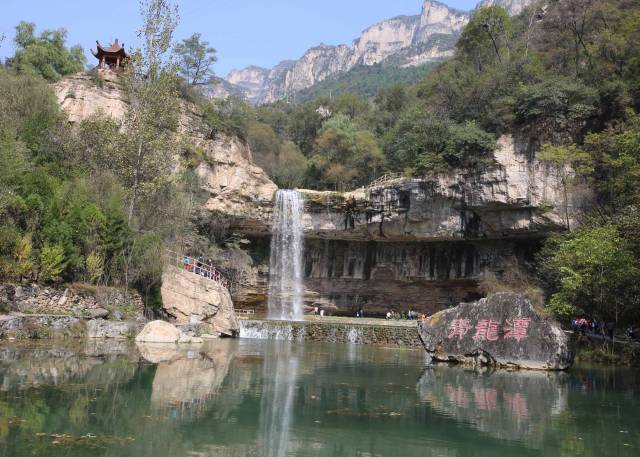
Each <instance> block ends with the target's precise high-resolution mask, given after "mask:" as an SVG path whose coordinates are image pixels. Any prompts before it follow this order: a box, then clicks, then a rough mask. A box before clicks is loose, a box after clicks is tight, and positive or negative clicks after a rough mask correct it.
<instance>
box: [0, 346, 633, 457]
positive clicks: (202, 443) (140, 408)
mask: <svg viewBox="0 0 640 457" xmlns="http://www.w3.org/2000/svg"><path fill="white" fill-rule="evenodd" d="M638 381H640V374H639V373H638V372H637V371H632V370H626V369H625V370H598V369H575V370H573V371H571V372H569V373H534V372H521V373H507V372H493V373H491V372H476V371H470V370H464V369H461V368H454V367H445V366H438V367H434V368H430V367H427V366H426V365H425V363H424V359H423V354H422V353H421V352H420V351H410V350H395V349H383V348H373V347H367V346H350V345H319V344H314V345H308V344H307V345H303V344H296V343H288V342H274V341H258V340H240V341H217V342H213V343H207V345H206V346H204V347H203V348H200V349H192V350H188V349H181V350H172V349H171V350H168V349H164V348H158V347H141V348H136V347H135V346H134V347H132V346H127V345H124V344H123V345H120V346H119V345H115V346H114V343H110V344H104V343H88V345H87V346H83V347H81V348H78V347H72V346H60V347H53V348H52V347H51V345H50V344H49V345H48V346H35V347H34V346H23V345H12V344H3V345H1V346H0V456H11V457H16V456H34V455H35V456H73V457H75V456H136V457H141V456H149V457H152V456H153V457H163V456H180V457H185V456H268V457H271V456H273V457H281V456H332V457H339V456H447V457H448V456H492V457H495V456H514V455H515V456H523V457H524V456H537V455H544V456H574V455H575V456H619V457H622V456H637V455H640V392H639V390H638Z"/></svg>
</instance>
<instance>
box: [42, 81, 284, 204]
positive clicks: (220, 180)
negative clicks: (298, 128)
mask: <svg viewBox="0 0 640 457" xmlns="http://www.w3.org/2000/svg"><path fill="white" fill-rule="evenodd" d="M97 75H98V76H92V75H90V74H86V73H80V74H76V75H73V76H70V77H68V78H64V79H63V80H61V81H59V82H57V83H56V84H54V86H53V88H54V91H55V93H56V96H57V97H58V101H59V103H60V106H61V107H62V109H63V110H64V111H65V113H66V114H67V116H68V118H69V121H70V122H72V123H76V122H81V121H82V120H84V119H87V118H88V117H90V116H92V115H94V114H98V113H102V114H104V115H107V116H110V117H112V118H113V119H115V120H116V121H122V120H123V119H124V116H125V114H126V112H127V108H128V101H127V97H126V94H125V92H124V91H123V89H122V87H121V84H120V81H119V77H118V76H117V74H115V73H112V72H110V71H100V72H99V73H98V74H97ZM181 110H182V116H181V121H180V133H182V134H183V135H185V136H186V137H188V139H189V141H190V142H191V143H192V144H193V145H194V146H196V147H198V148H199V149H200V150H202V151H203V153H204V159H205V160H202V161H201V163H200V164H199V166H198V167H197V169H196V172H197V173H198V175H199V176H200V178H201V179H202V182H203V186H204V188H205V189H206V190H207V191H208V192H209V195H210V198H209V200H208V201H207V203H206V205H205V206H206V208H207V209H209V210H210V211H212V212H221V213H224V214H231V215H246V214H252V213H254V212H255V214H256V215H259V214H260V211H261V208H263V207H264V206H270V202H271V199H272V196H273V194H274V192H275V191H276V189H277V188H276V185H275V184H274V183H273V182H272V181H271V180H270V179H269V177H268V176H267V174H266V173H265V172H264V171H263V170H262V169H261V168H260V167H258V166H257V165H255V164H254V163H253V159H252V156H251V150H250V149H249V146H248V145H247V144H246V143H244V142H242V141H240V140H239V139H238V138H235V137H231V136H227V135H217V136H216V137H215V138H211V137H210V136H209V134H208V130H207V128H206V126H205V125H204V123H203V120H202V116H201V114H200V113H199V112H198V109H197V108H196V106H194V105H191V104H189V103H186V102H183V103H182V105H181Z"/></svg>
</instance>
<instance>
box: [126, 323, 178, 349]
mask: <svg viewBox="0 0 640 457" xmlns="http://www.w3.org/2000/svg"><path fill="white" fill-rule="evenodd" d="M181 335H182V333H181V332H180V330H179V329H178V328H177V327H176V326H174V325H172V324H170V323H169V322H165V321H153V322H149V323H148V324H147V325H145V326H144V328H143V329H142V331H141V332H140V333H139V334H138V336H136V342H137V343H162V344H166V343H177V342H178V340H179V339H180V336H181Z"/></svg>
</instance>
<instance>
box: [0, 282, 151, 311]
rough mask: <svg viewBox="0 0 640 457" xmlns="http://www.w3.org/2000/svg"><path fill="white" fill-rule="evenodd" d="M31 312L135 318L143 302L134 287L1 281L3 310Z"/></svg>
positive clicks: (0, 306) (0, 308)
mask: <svg viewBox="0 0 640 457" xmlns="http://www.w3.org/2000/svg"><path fill="white" fill-rule="evenodd" d="M2 310H4V311H7V312H9V311H13V312H18V313H28V314H54V315H70V316H76V317H87V318H93V319H95V318H107V317H108V318H110V319H111V318H115V317H116V316H118V315H120V316H121V318H128V319H136V318H138V317H141V316H142V314H143V311H144V304H143V302H142V298H141V297H140V295H139V294H138V293H137V292H136V291H134V290H127V291H125V290H123V289H118V288H115V287H104V286H100V287H98V286H93V285H88V284H85V285H83V284H73V285H70V286H68V287H59V288H55V287H43V286H40V285H38V284H35V283H33V284H15V285H14V284H5V285H0V311H2Z"/></svg>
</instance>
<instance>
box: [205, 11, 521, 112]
mask: <svg viewBox="0 0 640 457" xmlns="http://www.w3.org/2000/svg"><path fill="white" fill-rule="evenodd" d="M531 2H532V0H484V1H483V2H482V3H480V4H479V6H491V5H499V6H503V7H505V8H506V9H507V10H508V11H509V13H510V14H517V13H519V12H520V11H521V10H522V9H523V8H524V7H525V6H527V5H528V4H530V3H531ZM470 15H471V13H469V12H464V11H459V10H456V9H453V8H450V7H448V6H447V5H445V4H443V3H440V2H437V1H433V0H426V1H424V3H423V5H422V12H421V14H419V15H415V16H398V17H395V18H392V19H388V20H385V21H382V22H379V23H377V24H374V25H372V26H371V27H369V28H367V29H365V30H364V31H363V32H362V33H361V34H360V36H359V37H358V38H357V39H356V40H354V41H353V43H352V44H351V45H350V46H348V45H338V46H327V45H321V46H318V47H315V48H312V49H309V50H308V51H307V52H306V53H305V54H304V55H303V56H302V57H301V58H300V59H298V60H294V61H291V60H288V61H284V62H281V63H280V64H278V65H277V66H275V67H274V68H273V69H267V68H260V67H255V66H250V67H247V68H245V69H242V70H233V71H232V72H230V73H229V74H228V75H227V77H226V78H225V80H224V83H223V84H218V85H216V86H212V87H210V88H208V89H207V93H208V95H210V96H213V97H225V96H228V95H241V96H244V97H245V98H247V99H248V100H249V101H250V102H252V103H255V104H261V103H270V102H273V101H276V100H280V99H283V98H286V97H288V96H290V95H292V94H294V93H296V92H298V91H300V90H303V89H307V88H309V87H311V86H313V85H315V84H317V83H319V82H321V81H324V80H325V79H327V78H331V77H332V76H334V75H337V74H338V73H341V72H345V71H348V70H349V69H351V68H353V67H354V66H356V65H375V64H379V63H383V62H387V61H389V60H390V59H393V61H394V64H396V65H401V66H410V65H415V66H417V65H422V64H424V63H427V62H431V61H434V60H437V59H442V58H445V57H450V56H452V55H453V51H454V47H455V42H456V39H457V37H458V35H459V34H460V32H461V31H462V29H463V28H464V26H465V25H466V24H467V22H469V18H470Z"/></svg>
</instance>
